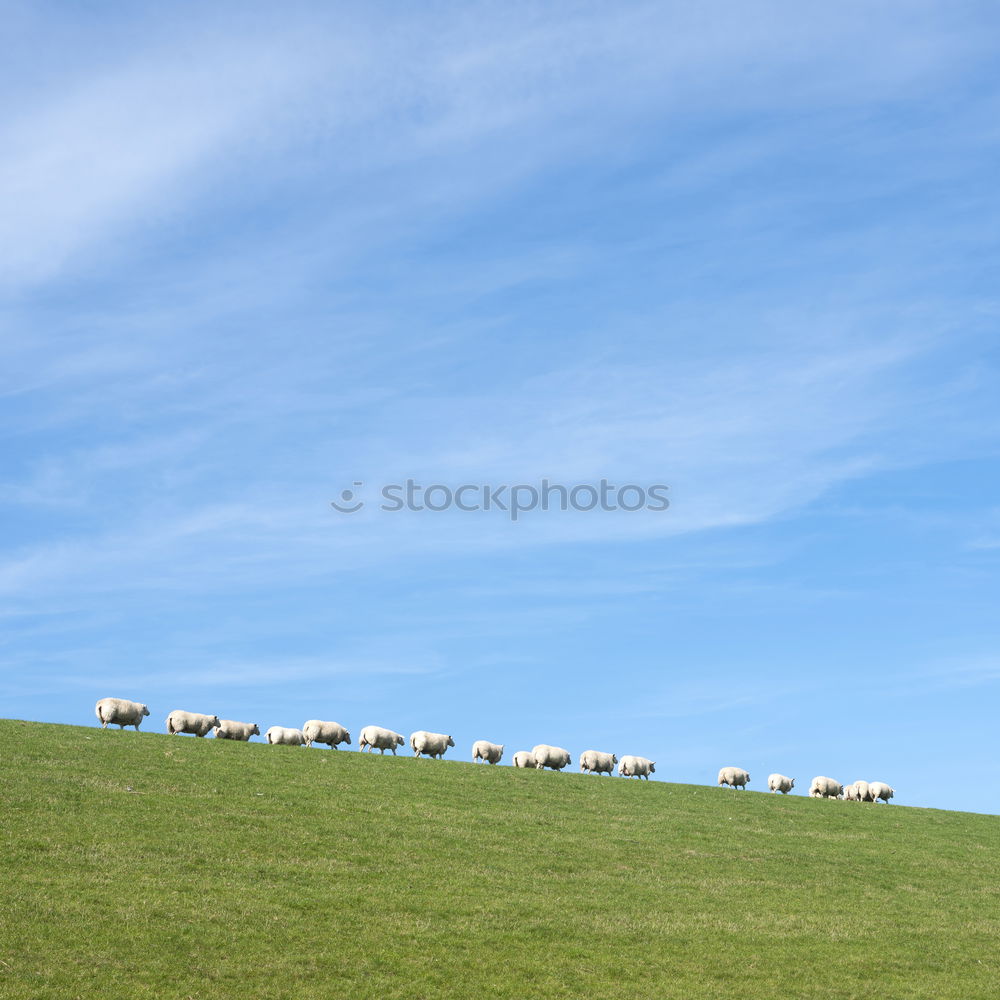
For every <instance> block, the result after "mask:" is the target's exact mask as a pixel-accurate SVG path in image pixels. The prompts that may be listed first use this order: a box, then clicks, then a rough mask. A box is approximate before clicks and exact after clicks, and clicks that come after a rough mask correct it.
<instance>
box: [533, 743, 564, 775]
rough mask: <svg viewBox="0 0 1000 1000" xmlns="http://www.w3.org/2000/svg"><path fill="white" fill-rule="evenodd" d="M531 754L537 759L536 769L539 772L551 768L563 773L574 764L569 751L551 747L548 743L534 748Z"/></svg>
mask: <svg viewBox="0 0 1000 1000" xmlns="http://www.w3.org/2000/svg"><path fill="white" fill-rule="evenodd" d="M531 753H532V755H533V756H534V758H535V767H536V768H537V769H538V770H539V771H541V770H543V769H544V768H546V767H551V768H552V770H553V771H561V770H562V769H563V768H564V767H566V766H567V765H569V764H572V763H573V759H572V758H571V757H570V755H569V751H568V750H564V749H563V748H562V747H550V746H549V745H548V743H539V744H538V746H536V747H533V748H532V750H531Z"/></svg>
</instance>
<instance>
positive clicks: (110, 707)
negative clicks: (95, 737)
mask: <svg viewBox="0 0 1000 1000" xmlns="http://www.w3.org/2000/svg"><path fill="white" fill-rule="evenodd" d="M94 711H95V712H96V713H97V718H98V720H99V721H100V723H101V729H107V728H108V726H109V725H110V726H118V728H119V729H124V728H125V727H126V726H135V731H136V732H139V723H140V722H142V720H143V719H145V718H146V716H147V715H149V709H148V708H147V707H146V706H145V705H143V704H142V702H139V701H129V700H128V699H127V698H102V699H101V700H100V701H99V702H98V703H97V704H96V705H95V706H94Z"/></svg>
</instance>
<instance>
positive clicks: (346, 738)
mask: <svg viewBox="0 0 1000 1000" xmlns="http://www.w3.org/2000/svg"><path fill="white" fill-rule="evenodd" d="M344 742H345V743H346V744H347V745H348V746H350V745H351V734H350V733H349V732H347V730H346V729H345V730H344Z"/></svg>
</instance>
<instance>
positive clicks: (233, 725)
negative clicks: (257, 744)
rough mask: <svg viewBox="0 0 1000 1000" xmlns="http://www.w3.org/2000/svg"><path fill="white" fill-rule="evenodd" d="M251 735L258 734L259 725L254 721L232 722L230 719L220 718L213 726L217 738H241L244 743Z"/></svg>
mask: <svg viewBox="0 0 1000 1000" xmlns="http://www.w3.org/2000/svg"><path fill="white" fill-rule="evenodd" d="M251 736H260V727H259V726H258V725H257V723H256V722H233V720H232V719H220V720H219V724H218V726H216V727H215V738H216V739H217V740H242V741H243V742H244V743H246V742H247V741H248V740H249V739H250V737H251Z"/></svg>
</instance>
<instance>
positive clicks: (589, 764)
mask: <svg viewBox="0 0 1000 1000" xmlns="http://www.w3.org/2000/svg"><path fill="white" fill-rule="evenodd" d="M617 763H618V758H617V757H616V756H615V755H614V754H613V753H602V752H601V751H600V750H584V751H583V753H582V754H580V770H581V771H586V772H587V773H588V774H614V773H615V764H617Z"/></svg>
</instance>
